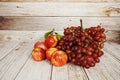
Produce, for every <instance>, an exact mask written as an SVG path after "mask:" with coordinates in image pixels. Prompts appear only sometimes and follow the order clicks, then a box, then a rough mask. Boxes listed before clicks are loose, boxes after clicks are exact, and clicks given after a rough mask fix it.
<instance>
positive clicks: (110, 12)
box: [105, 7, 120, 16]
mask: <svg viewBox="0 0 120 80" xmlns="http://www.w3.org/2000/svg"><path fill="white" fill-rule="evenodd" d="M112 13H117V14H119V13H120V8H114V7H109V8H108V9H106V10H105V15H107V16H110V15H111V14H112Z"/></svg>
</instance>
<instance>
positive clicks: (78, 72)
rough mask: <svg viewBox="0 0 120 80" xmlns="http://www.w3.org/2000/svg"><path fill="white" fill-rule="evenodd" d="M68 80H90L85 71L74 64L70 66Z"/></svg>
mask: <svg viewBox="0 0 120 80" xmlns="http://www.w3.org/2000/svg"><path fill="white" fill-rule="evenodd" d="M68 75H69V76H68V80H89V79H88V77H87V75H86V73H85V71H84V69H83V68H82V67H80V66H76V65H73V64H69V65H68Z"/></svg>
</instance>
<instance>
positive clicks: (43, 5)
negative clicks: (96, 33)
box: [0, 0, 120, 43]
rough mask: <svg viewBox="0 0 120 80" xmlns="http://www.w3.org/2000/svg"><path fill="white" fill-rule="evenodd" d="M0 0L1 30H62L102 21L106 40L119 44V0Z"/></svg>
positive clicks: (94, 24)
mask: <svg viewBox="0 0 120 80" xmlns="http://www.w3.org/2000/svg"><path fill="white" fill-rule="evenodd" d="M4 1H5V0H3V2H0V29H1V30H24V31H32V30H37V31H38V30H51V29H52V28H55V29H56V30H62V31H63V29H64V28H66V27H68V26H78V25H79V24H80V23H79V19H83V23H84V27H91V26H96V25H99V24H101V25H102V27H104V28H105V29H106V34H107V40H108V41H114V42H117V43H120V0H75V1H74V0H34V1H33V0H18V1H17V0H8V1H6V2H4Z"/></svg>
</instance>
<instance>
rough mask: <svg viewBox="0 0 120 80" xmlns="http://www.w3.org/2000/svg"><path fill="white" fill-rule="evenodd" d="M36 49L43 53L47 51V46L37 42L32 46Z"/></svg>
mask: <svg viewBox="0 0 120 80" xmlns="http://www.w3.org/2000/svg"><path fill="white" fill-rule="evenodd" d="M37 47H39V48H42V49H43V50H45V51H46V50H47V46H46V44H45V42H43V41H37V42H36V43H35V45H34V48H37Z"/></svg>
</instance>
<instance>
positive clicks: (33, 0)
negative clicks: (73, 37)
mask: <svg viewBox="0 0 120 80" xmlns="http://www.w3.org/2000/svg"><path fill="white" fill-rule="evenodd" d="M0 1H3V2H36V1H37V2H120V1H119V0H0Z"/></svg>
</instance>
